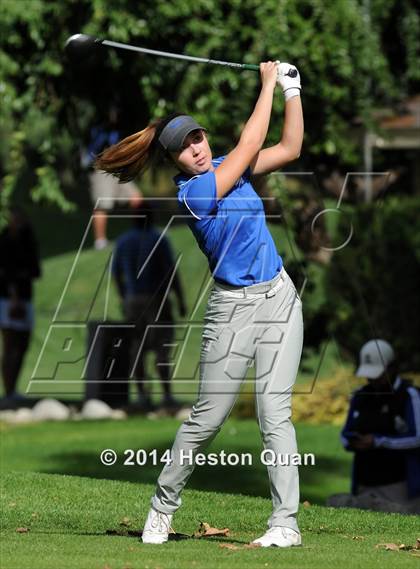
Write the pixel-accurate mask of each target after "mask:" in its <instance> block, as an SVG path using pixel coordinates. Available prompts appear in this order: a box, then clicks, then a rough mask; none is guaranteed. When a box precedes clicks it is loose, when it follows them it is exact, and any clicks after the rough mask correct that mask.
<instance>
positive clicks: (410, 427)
mask: <svg viewBox="0 0 420 569" xmlns="http://www.w3.org/2000/svg"><path fill="white" fill-rule="evenodd" d="M356 376H357V377H364V378H366V379H367V380H368V383H367V385H365V386H364V387H362V388H361V389H358V390H357V391H356V392H355V393H354V395H353V397H352V400H351V404H350V409H349V412H348V416H347V420H346V423H345V425H344V428H343V430H342V433H341V440H342V443H343V445H344V448H345V449H346V450H348V451H350V452H354V462H353V470H352V487H351V494H337V495H335V496H331V497H330V498H329V499H328V500H327V505H329V506H335V507H355V508H362V509H371V510H379V511H386V512H400V513H413V514H414V513H420V394H419V390H418V389H417V388H416V387H414V386H413V385H412V384H411V383H410V382H409V381H407V380H405V379H402V378H401V377H400V375H399V374H398V363H397V359H396V357H395V353H394V350H393V348H392V346H391V345H390V344H389V343H388V342H386V341H385V340H381V339H375V340H370V341H369V342H367V343H366V344H364V346H363V347H362V349H361V350H360V362H359V367H358V369H357V371H356Z"/></svg>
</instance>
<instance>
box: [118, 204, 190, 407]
mask: <svg viewBox="0 0 420 569" xmlns="http://www.w3.org/2000/svg"><path fill="white" fill-rule="evenodd" d="M133 221H134V223H133V227H132V229H130V230H128V231H126V232H125V233H123V234H122V235H121V236H120V237H119V238H118V240H117V243H116V246H115V250H114V255H113V263H112V272H113V276H114V278H115V281H116V284H117V289H118V292H119V295H120V297H121V299H122V303H123V312H124V316H125V320H126V321H127V322H129V323H132V324H135V332H134V335H133V336H134V337H133V345H132V348H133V349H132V352H133V354H132V355H133V361H135V362H136V365H135V379H136V384H137V388H138V392H139V406H140V407H142V408H143V410H144V411H148V410H153V409H154V405H153V403H152V400H151V397H150V394H149V392H148V390H147V388H146V385H145V381H144V379H145V368H144V356H145V353H146V352H147V351H152V352H153V353H154V354H155V356H156V368H157V369H158V372H159V375H160V379H161V385H162V390H163V399H162V405H161V406H162V407H164V408H166V409H168V408H169V409H177V408H179V407H180V406H181V405H180V403H179V402H178V401H177V400H176V399H175V398H174V397H173V395H172V390H171V381H170V367H169V366H168V365H167V362H168V361H169V352H170V345H171V343H172V342H173V324H174V318H173V315H172V306H171V299H170V295H169V293H170V292H171V291H173V292H174V294H175V296H176V299H177V303H178V309H179V314H180V316H185V314H186V306H185V301H184V295H183V292H182V288H181V283H180V280H179V277H178V274H177V273H176V270H175V263H174V260H173V253H172V249H171V245H170V242H169V240H168V239H167V237H166V236H165V235H161V234H160V232H159V231H158V230H157V229H156V228H155V227H154V225H153V209H152V208H151V207H150V206H148V205H146V204H142V205H141V206H138V207H137V209H136V210H135V215H134V218H133Z"/></svg>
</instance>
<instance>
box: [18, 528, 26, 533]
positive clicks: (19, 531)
mask: <svg viewBox="0 0 420 569" xmlns="http://www.w3.org/2000/svg"><path fill="white" fill-rule="evenodd" d="M16 531H17V532H18V533H28V531H29V529H28V528H16Z"/></svg>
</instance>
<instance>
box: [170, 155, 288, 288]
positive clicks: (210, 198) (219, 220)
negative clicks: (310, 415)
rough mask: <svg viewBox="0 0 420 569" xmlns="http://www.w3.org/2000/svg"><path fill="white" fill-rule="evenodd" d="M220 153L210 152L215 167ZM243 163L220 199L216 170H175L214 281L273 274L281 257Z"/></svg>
mask: <svg viewBox="0 0 420 569" xmlns="http://www.w3.org/2000/svg"><path fill="white" fill-rule="evenodd" d="M224 158H225V156H222V157H219V158H215V159H214V160H212V164H213V166H214V167H215V168H217V166H219V165H220V164H221V162H223V160H224ZM250 175H251V171H250V169H249V168H248V169H247V170H246V171H245V172H244V173H243V175H242V176H241V177H240V178H239V180H238V181H237V182H236V184H235V185H234V186H233V187H232V189H231V190H229V192H228V193H227V194H225V195H224V196H223V197H222V198H221V199H217V197H216V176H215V174H214V172H211V171H208V172H205V173H204V174H198V175H197V176H193V177H191V176H188V175H187V174H183V173H181V174H178V175H177V176H175V178H174V181H175V184H176V185H177V187H178V203H179V206H180V208H181V211H182V213H184V214H186V215H188V218H187V221H188V225H189V227H190V228H191V230H192V232H193V234H194V236H195V238H196V240H197V243H198V245H199V247H200V249H201V250H202V251H203V253H204V254H205V255H206V257H207V259H208V262H209V266H210V270H211V273H212V275H213V277H214V279H215V280H216V281H218V282H221V283H224V284H228V285H233V286H249V285H253V284H257V283H260V282H264V281H268V280H271V279H273V278H274V277H275V276H276V275H277V274H278V273H279V272H280V270H281V268H282V266H283V261H282V258H281V257H280V255H279V254H278V252H277V249H276V246H275V244H274V241H273V238H272V236H271V234H270V232H269V230H268V227H267V223H266V219H265V212H264V207H263V203H262V200H261V198H260V197H259V196H258V194H257V193H256V192H255V190H254V188H253V187H252V184H251V181H250Z"/></svg>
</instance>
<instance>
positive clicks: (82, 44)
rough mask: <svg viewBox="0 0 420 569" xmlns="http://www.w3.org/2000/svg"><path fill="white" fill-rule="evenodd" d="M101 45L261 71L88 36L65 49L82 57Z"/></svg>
mask: <svg viewBox="0 0 420 569" xmlns="http://www.w3.org/2000/svg"><path fill="white" fill-rule="evenodd" d="M99 45H105V46H108V47H114V48H116V49H126V50H129V51H136V52H139V53H146V54H149V55H157V56H159V57H168V58H172V59H183V60H185V61H193V62H195V63H210V64H211V65H224V66H227V67H234V68H236V69H249V70H251V71H259V70H260V68H259V65H253V64H250V63H232V62H229V61H219V60H217V59H206V58H205V57H193V56H191V55H182V54H179V53H171V52H167V51H158V50H155V49H147V48H145V47H138V46H135V45H130V44H125V43H119V42H115V41H109V40H101V39H99V38H95V37H94V36H89V35H87V34H74V35H73V36H70V37H69V39H68V40H67V41H66V45H65V49H66V50H67V52H68V53H69V54H70V55H71V56H72V57H80V56H83V55H87V54H88V53H89V51H90V50H91V49H92V48H94V47H96V46H99ZM296 74H297V72H296V70H295V69H291V70H290V71H289V73H288V75H290V77H296Z"/></svg>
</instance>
